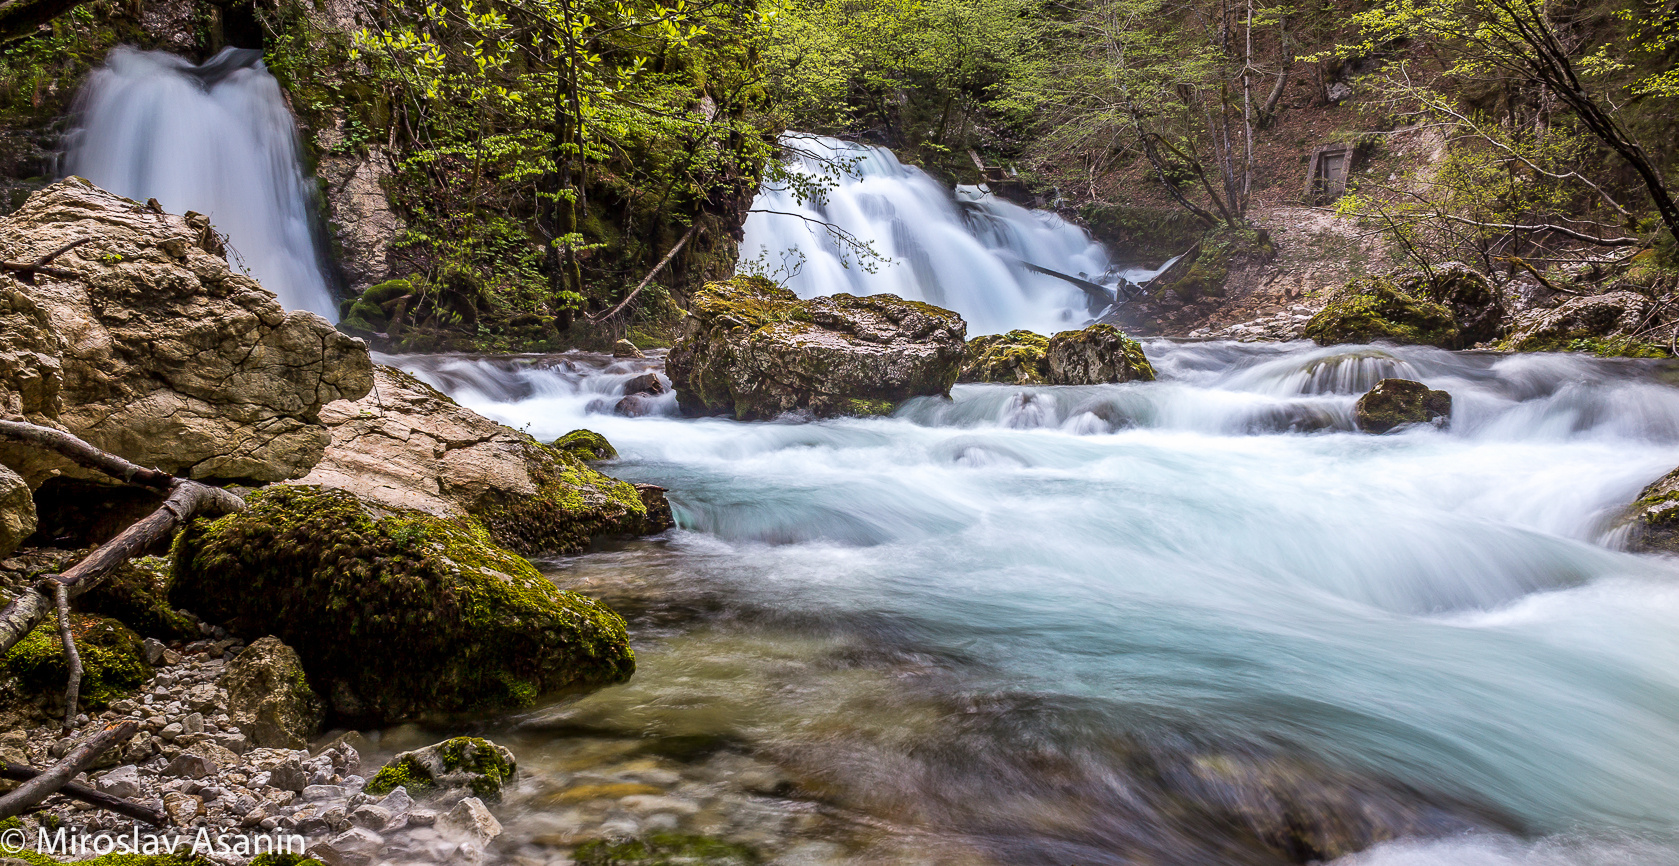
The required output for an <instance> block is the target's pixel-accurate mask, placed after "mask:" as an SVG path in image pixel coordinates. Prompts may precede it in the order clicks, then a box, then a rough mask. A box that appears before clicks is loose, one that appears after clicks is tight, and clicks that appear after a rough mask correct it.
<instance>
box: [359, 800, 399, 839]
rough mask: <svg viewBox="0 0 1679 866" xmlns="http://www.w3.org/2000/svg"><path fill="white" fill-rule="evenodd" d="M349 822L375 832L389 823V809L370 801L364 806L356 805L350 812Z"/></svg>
mask: <svg viewBox="0 0 1679 866" xmlns="http://www.w3.org/2000/svg"><path fill="white" fill-rule="evenodd" d="M350 823H351V824H354V825H356V826H357V827H362V828H364V829H367V830H372V831H373V832H375V833H377V832H379V831H381V830H383V829H385V828H386V827H387V826H389V825H390V823H391V812H390V810H389V809H386V808H383V807H381V806H375V805H373V804H371V803H369V804H367V805H365V806H357V807H356V808H355V809H354V810H353V811H351V812H350Z"/></svg>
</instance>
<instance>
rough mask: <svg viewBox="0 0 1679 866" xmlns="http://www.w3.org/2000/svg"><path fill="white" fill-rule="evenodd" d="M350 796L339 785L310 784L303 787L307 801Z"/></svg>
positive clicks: (304, 797) (340, 798)
mask: <svg viewBox="0 0 1679 866" xmlns="http://www.w3.org/2000/svg"><path fill="white" fill-rule="evenodd" d="M346 796H348V794H347V792H346V791H345V790H344V789H343V787H341V786H339V785H309V786H307V787H305V788H304V789H303V799H304V800H306V801H318V800H342V799H344V798H345V797H346Z"/></svg>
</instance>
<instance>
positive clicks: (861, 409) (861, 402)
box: [843, 397, 898, 418]
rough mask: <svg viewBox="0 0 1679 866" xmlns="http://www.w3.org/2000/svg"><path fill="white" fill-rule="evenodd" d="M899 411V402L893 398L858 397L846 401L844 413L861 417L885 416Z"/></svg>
mask: <svg viewBox="0 0 1679 866" xmlns="http://www.w3.org/2000/svg"><path fill="white" fill-rule="evenodd" d="M896 411H898V404H896V403H894V402H892V401H891V400H869V399H866V398H862V397H858V398H855V399H851V400H847V401H845V411H844V413H843V414H846V415H855V416H857V417H859V418H878V417H885V416H887V415H890V414H892V413H893V412H896Z"/></svg>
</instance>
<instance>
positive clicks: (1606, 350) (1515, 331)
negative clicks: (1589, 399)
mask: <svg viewBox="0 0 1679 866" xmlns="http://www.w3.org/2000/svg"><path fill="white" fill-rule="evenodd" d="M1650 304H1651V302H1650V299H1649V298H1646V297H1644V296H1643V295H1640V294H1637V293H1636V292H1608V293H1606V294H1602V295H1592V296H1590V297H1584V298H1571V299H1569V300H1568V301H1567V302H1565V303H1563V304H1562V305H1561V306H1559V307H1556V308H1555V309H1550V310H1532V311H1529V312H1527V313H1524V314H1522V315H1521V316H1520V317H1519V318H1518V319H1517V320H1516V324H1515V326H1514V327H1513V328H1511V329H1510V335H1509V336H1508V337H1507V338H1505V340H1504V342H1502V343H1500V344H1499V348H1500V349H1503V350H1505V351H1511V352H1580V351H1585V352H1596V353H1598V354H1600V355H1629V356H1634V357H1657V358H1660V357H1665V356H1666V354H1667V353H1666V351H1664V350H1663V349H1662V348H1661V347H1660V346H1654V345H1651V344H1649V343H1644V342H1641V341H1639V340H1638V339H1637V338H1636V335H1637V333H1638V330H1639V328H1640V327H1641V326H1642V325H1644V323H1645V319H1646V318H1648V315H1649V312H1650Z"/></svg>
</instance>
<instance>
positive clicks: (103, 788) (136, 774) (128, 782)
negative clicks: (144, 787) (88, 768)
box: [95, 765, 140, 800]
mask: <svg viewBox="0 0 1679 866" xmlns="http://www.w3.org/2000/svg"><path fill="white" fill-rule="evenodd" d="M95 787H96V788H97V789H98V790H99V792H100V793H102V794H110V795H111V796H113V797H121V798H122V799H124V800H127V799H129V798H131V797H134V796H137V795H138V794H139V793H140V768H139V767H135V766H133V765H129V766H126V767H118V768H116V769H114V770H111V771H110V772H108V773H106V774H105V775H103V776H100V777H99V781H98V783H97V784H96V786H95Z"/></svg>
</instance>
